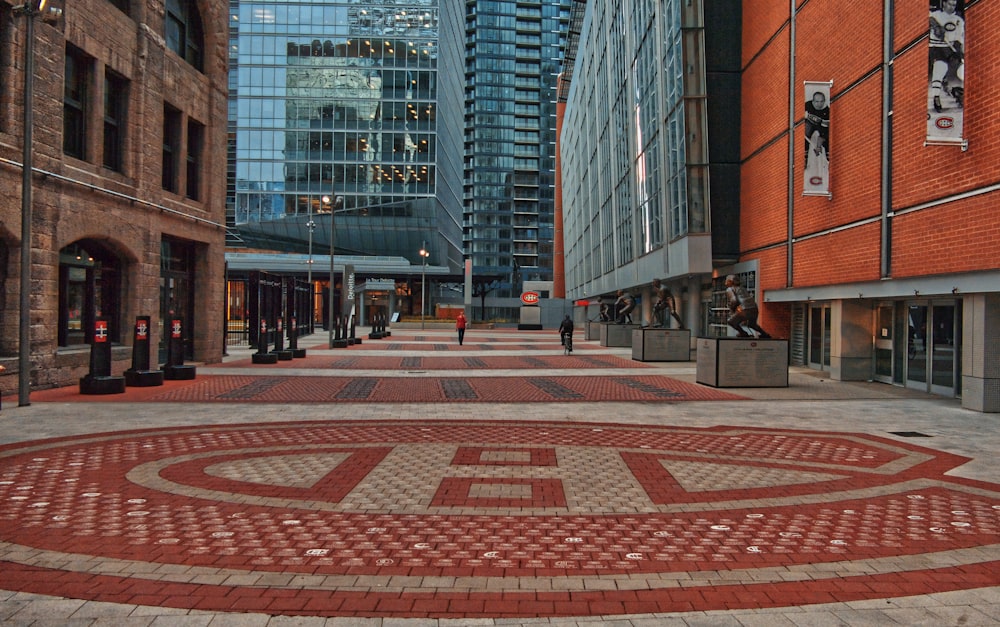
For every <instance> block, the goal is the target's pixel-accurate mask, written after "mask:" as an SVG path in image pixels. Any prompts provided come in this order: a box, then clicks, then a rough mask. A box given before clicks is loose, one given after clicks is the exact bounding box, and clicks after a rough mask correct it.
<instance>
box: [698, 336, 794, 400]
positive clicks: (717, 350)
mask: <svg viewBox="0 0 1000 627" xmlns="http://www.w3.org/2000/svg"><path fill="white" fill-rule="evenodd" d="M697 349H698V367H697V381H698V383H702V384H704V385H710V386H712V387H718V388H726V387H738V388H786V387H788V340H778V339H769V340H759V339H751V338H737V337H712V338H708V337H700V338H698V345H697Z"/></svg>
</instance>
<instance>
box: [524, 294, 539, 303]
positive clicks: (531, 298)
mask: <svg viewBox="0 0 1000 627" xmlns="http://www.w3.org/2000/svg"><path fill="white" fill-rule="evenodd" d="M521 302H522V303H524V304H525V305H537V304H538V292H522V293H521Z"/></svg>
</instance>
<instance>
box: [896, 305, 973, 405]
mask: <svg viewBox="0 0 1000 627" xmlns="http://www.w3.org/2000/svg"><path fill="white" fill-rule="evenodd" d="M906 308H907V321H908V323H909V338H908V339H907V344H906V362H905V363H906V387H910V388H914V389H918V390H924V391H927V392H931V393H934V394H941V395H942V396H958V393H959V390H960V389H961V388H960V385H959V382H960V381H961V364H962V360H961V354H960V351H961V337H962V329H961V320H962V316H961V303H960V302H958V301H954V300H948V301H934V302H929V301H923V302H920V301H909V302H907V304H906Z"/></svg>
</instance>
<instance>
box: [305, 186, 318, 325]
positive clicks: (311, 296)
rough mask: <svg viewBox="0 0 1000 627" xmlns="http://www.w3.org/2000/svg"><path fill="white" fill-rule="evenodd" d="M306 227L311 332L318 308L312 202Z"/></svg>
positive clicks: (314, 224)
mask: <svg viewBox="0 0 1000 627" xmlns="http://www.w3.org/2000/svg"><path fill="white" fill-rule="evenodd" d="M306 228H307V229H309V261H307V262H306V263H307V265H308V267H309V269H308V270H307V274H308V277H307V278H306V281H307V282H308V283H309V333H310V334H312V332H313V330H314V329H313V323H314V321H315V318H316V316H315V310H316V288H315V286H313V230H314V229H315V228H316V223H315V222H314V221H313V218H312V204H311V203H310V205H309V221H308V222H306Z"/></svg>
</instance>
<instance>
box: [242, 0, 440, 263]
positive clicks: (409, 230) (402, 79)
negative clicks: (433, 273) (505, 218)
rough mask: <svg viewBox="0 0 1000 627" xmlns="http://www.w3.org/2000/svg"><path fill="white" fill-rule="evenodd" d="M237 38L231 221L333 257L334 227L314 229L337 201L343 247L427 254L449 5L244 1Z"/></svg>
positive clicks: (282, 244)
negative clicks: (443, 9) (441, 21)
mask: <svg viewBox="0 0 1000 627" xmlns="http://www.w3.org/2000/svg"><path fill="white" fill-rule="evenodd" d="M230 33H231V50H230V56H231V70H230V95H231V99H230V147H229V150H230V177H231V180H230V185H229V193H230V198H229V206H230V212H231V216H230V219H231V222H232V223H233V224H234V225H235V226H236V227H237V229H238V230H239V231H241V232H242V233H244V234H245V235H247V236H248V237H250V236H251V235H250V234H254V233H255V234H256V236H257V237H262V238H264V239H269V240H270V241H269V242H268V243H269V244H271V245H270V246H268V247H270V248H272V249H284V250H295V251H297V252H305V247H306V242H307V240H308V241H312V240H313V239H315V243H316V245H317V246H318V250H320V251H321V250H323V249H324V248H325V246H326V245H327V244H328V243H329V237H330V233H331V230H332V228H333V227H332V225H330V224H329V223H330V221H329V220H324V219H323V218H322V217H317V218H316V220H315V221H314V224H315V227H316V231H315V235H314V238H311V237H309V233H308V231H307V228H308V227H307V224H308V223H309V222H311V221H313V218H314V216H316V214H329V213H330V212H331V211H332V210H334V209H335V208H336V210H337V213H338V215H337V216H336V240H337V241H336V244H337V252H338V254H341V253H343V254H384V255H401V256H405V257H415V256H416V254H417V251H418V250H419V248H420V244H419V242H420V241H422V240H429V239H431V238H430V237H429V236H428V230H432V229H433V228H434V223H435V220H436V207H435V203H434V200H433V199H434V197H435V188H436V175H437V172H436V160H437V156H438V154H437V153H438V146H437V134H436V122H437V81H438V78H437V58H438V53H437V48H438V2H437V0H412V1H411V2H408V3H402V2H396V1H390V0H381V1H379V0H372V1H368V2H349V1H347V0H344V1H339V2H338V1H334V2H324V3H314V2H281V1H273V0H272V1H269V2H263V1H252V0H232V2H231V3H230ZM421 230H423V231H424V232H423V233H422V234H421V233H419V232H418V231H421ZM248 243H251V244H253V243H254V242H248Z"/></svg>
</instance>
